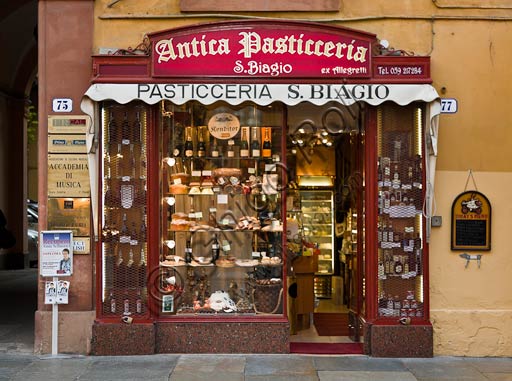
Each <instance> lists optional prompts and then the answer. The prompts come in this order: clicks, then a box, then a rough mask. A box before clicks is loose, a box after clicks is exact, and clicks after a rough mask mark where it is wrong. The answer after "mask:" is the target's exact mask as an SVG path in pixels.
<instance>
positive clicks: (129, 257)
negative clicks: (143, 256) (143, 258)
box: [126, 246, 135, 278]
mask: <svg viewBox="0 0 512 381" xmlns="http://www.w3.org/2000/svg"><path fill="white" fill-rule="evenodd" d="M134 263H135V261H134V260H133V248H132V247H131V246H130V252H129V253H128V263H126V267H128V268H130V269H131V267H132V266H133V264H134ZM130 278H131V277H130Z"/></svg>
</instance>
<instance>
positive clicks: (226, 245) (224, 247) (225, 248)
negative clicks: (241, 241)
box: [222, 241, 231, 251]
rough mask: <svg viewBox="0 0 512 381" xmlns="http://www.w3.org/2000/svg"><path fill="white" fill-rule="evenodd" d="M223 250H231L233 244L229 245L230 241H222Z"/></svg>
mask: <svg viewBox="0 0 512 381" xmlns="http://www.w3.org/2000/svg"><path fill="white" fill-rule="evenodd" d="M222 250H224V251H229V250H231V246H230V245H229V242H228V241H222Z"/></svg>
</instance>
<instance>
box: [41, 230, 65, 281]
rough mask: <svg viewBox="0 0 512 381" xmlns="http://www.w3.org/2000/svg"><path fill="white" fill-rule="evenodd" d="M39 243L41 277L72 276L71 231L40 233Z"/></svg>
mask: <svg viewBox="0 0 512 381" xmlns="http://www.w3.org/2000/svg"><path fill="white" fill-rule="evenodd" d="M39 242H40V250H41V255H40V266H39V271H40V274H41V276H47V277H65V276H71V275H72V274H73V233H72V232H71V230H69V231H68V230H60V231H59V230H53V231H42V232H41V236H40V240H39Z"/></svg>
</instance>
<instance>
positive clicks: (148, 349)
mask: <svg viewBox="0 0 512 381" xmlns="http://www.w3.org/2000/svg"><path fill="white" fill-rule="evenodd" d="M154 353H155V326H154V324H151V323H150V324H124V323H104V324H103V323H98V322H95V323H94V325H93V326H92V340H91V354H93V355H96V356H112V355H123V356H124V355H150V354H154Z"/></svg>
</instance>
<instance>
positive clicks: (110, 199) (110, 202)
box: [105, 184, 116, 208]
mask: <svg viewBox="0 0 512 381" xmlns="http://www.w3.org/2000/svg"><path fill="white" fill-rule="evenodd" d="M105 206H106V207H107V208H113V207H115V206H116V203H115V200H114V193H113V192H112V189H110V185H109V184H107V189H106V190H105Z"/></svg>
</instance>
